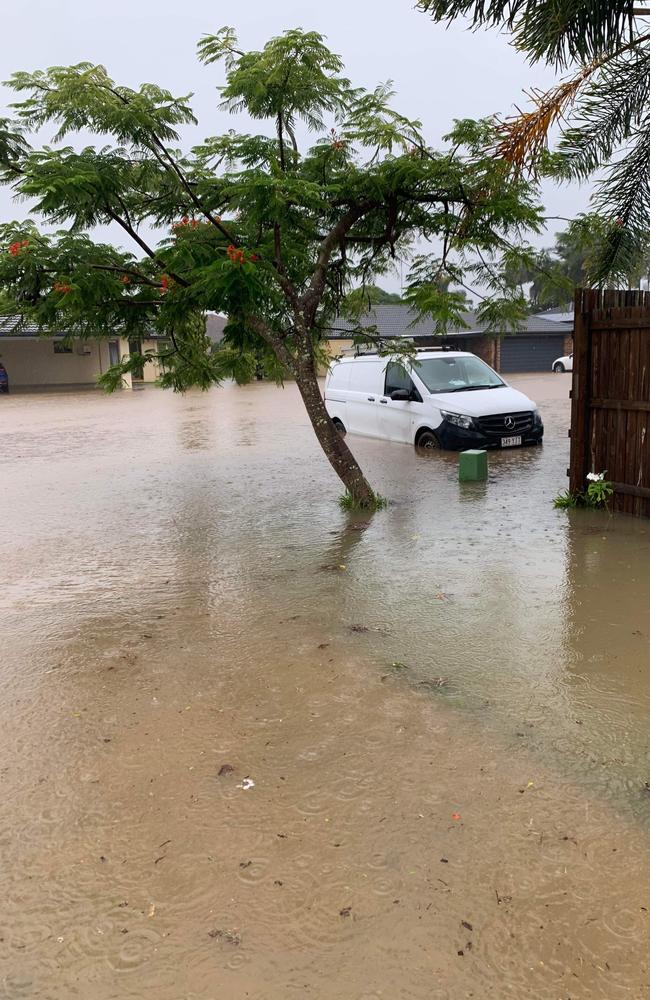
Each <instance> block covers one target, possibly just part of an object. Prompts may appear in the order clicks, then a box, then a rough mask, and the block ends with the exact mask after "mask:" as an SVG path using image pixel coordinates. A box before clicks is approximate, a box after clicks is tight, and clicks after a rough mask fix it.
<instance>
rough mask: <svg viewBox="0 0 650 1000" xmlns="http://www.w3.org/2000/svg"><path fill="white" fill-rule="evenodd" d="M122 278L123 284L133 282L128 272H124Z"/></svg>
mask: <svg viewBox="0 0 650 1000" xmlns="http://www.w3.org/2000/svg"><path fill="white" fill-rule="evenodd" d="M120 280H121V282H122V284H123V285H130V284H131V279H130V278H129V276H128V274H123V275H122V277H121V279H120Z"/></svg>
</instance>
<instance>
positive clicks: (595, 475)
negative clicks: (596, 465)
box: [587, 472, 605, 483]
mask: <svg viewBox="0 0 650 1000" xmlns="http://www.w3.org/2000/svg"><path fill="white" fill-rule="evenodd" d="M604 478H605V473H604V472H588V473H587V479H588V480H589V482H590V483H602V481H603V479H604Z"/></svg>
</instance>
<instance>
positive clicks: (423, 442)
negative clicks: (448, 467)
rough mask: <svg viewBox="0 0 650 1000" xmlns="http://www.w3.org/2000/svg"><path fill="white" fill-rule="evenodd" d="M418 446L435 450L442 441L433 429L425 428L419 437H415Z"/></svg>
mask: <svg viewBox="0 0 650 1000" xmlns="http://www.w3.org/2000/svg"><path fill="white" fill-rule="evenodd" d="M415 447H416V448H426V449H427V450H433V449H434V448H440V442H439V441H438V438H437V437H436V436H435V434H434V433H433V431H430V430H428V429H427V430H424V431H420V433H419V434H418V436H417V438H416V439H415Z"/></svg>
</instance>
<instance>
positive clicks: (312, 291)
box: [300, 200, 377, 325]
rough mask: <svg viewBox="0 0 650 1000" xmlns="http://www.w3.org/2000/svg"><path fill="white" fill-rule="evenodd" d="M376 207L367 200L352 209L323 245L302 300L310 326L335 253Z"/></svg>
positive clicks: (304, 313) (329, 234) (374, 203)
mask: <svg viewBox="0 0 650 1000" xmlns="http://www.w3.org/2000/svg"><path fill="white" fill-rule="evenodd" d="M376 206H377V202H375V201H371V200H367V201H362V202H359V203H358V204H357V205H355V206H353V207H352V208H350V209H349V210H348V211H347V212H346V213H345V215H344V216H343V217H342V218H341V219H339V221H338V222H337V224H336V225H335V226H334V228H333V229H332V231H331V232H330V233H328V235H327V236H326V237H325V239H324V240H323V242H322V243H321V246H320V252H319V254H318V258H317V260H316V267H315V268H314V272H313V274H312V277H311V281H310V282H309V287H308V289H307V291H306V292H305V294H304V295H303V296H302V297H301V299H300V305H301V307H302V313H303V316H304V318H305V321H306V322H307V324H308V325H311V323H313V320H314V316H315V315H316V310H317V308H318V304H319V302H320V300H321V298H322V295H323V291H324V290H325V276H326V274H327V268H328V265H329V262H330V258H331V256H332V253H333V251H334V250H335V249H336V247H337V246H338V245H339V244H340V243H341V242H342V240H343V238H344V237H345V236H346V234H347V232H348V230H350V229H351V228H352V226H353V225H354V224H355V222H358V221H359V219H361V218H362V217H363V216H364V215H365V214H366V213H367V212H369V211H370V209H371V208H375V207H376Z"/></svg>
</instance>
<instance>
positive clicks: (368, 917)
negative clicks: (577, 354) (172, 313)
mask: <svg viewBox="0 0 650 1000" xmlns="http://www.w3.org/2000/svg"><path fill="white" fill-rule="evenodd" d="M511 381H512V382H513V384H515V386H516V387H517V388H521V389H522V391H523V392H525V393H526V394H527V395H529V396H530V397H531V398H533V399H534V400H536V402H537V403H538V404H539V406H540V409H541V410H542V414H543V417H544V422H545V425H546V442H545V444H544V446H543V447H542V448H533V449H526V450H509V451H503V452H498V453H490V456H489V460H490V476H489V480H488V482H487V483H474V484H459V483H458V479H457V461H458V459H457V455H454V454H451V453H435V452H434V453H428V454H418V453H416V452H415V451H414V450H413V449H412V448H410V447H409V446H406V445H393V444H387V443H385V442H380V441H373V440H368V439H363V438H354V437H352V436H349V437H348V441H349V443H350V444H351V446H352V448H353V450H354V452H355V454H356V455H357V456H358V458H359V459H360V461H361V463H362V466H363V468H364V470H365V471H366V472H367V474H368V476H369V479H370V481H371V483H372V484H373V486H374V487H375V488H376V489H377V490H378V491H379V492H380V493H382V494H383V495H385V496H387V497H389V498H390V500H391V506H390V507H389V508H388V509H387V510H386V511H383V512H380V513H378V514H376V515H375V516H374V517H372V518H362V517H351V516H349V515H346V514H344V513H342V512H341V511H339V509H338V507H337V505H336V497H337V495H338V493H339V492H340V489H339V486H338V483H337V481H336V479H335V478H334V476H333V474H332V473H331V470H330V469H329V466H328V464H327V462H326V460H325V458H324V456H322V454H321V453H320V451H319V449H318V446H317V443H316V441H315V439H314V437H313V432H312V430H311V427H310V426H309V423H308V421H307V417H306V415H305V413H304V411H303V409H302V407H301V404H300V400H299V398H298V394H297V391H296V389H295V387H294V386H287V388H286V389H284V390H279V389H276V388H275V387H272V386H268V385H265V384H255V385H251V386H248V387H245V388H236V387H234V386H225V387H223V388H222V389H216V390H213V391H211V392H210V393H207V394H200V393H189V394H188V395H187V396H185V397H177V396H173V395H171V394H167V393H162V392H159V391H157V390H147V391H143V392H134V393H126V392H125V393H123V394H118V395H116V396H114V397H108V398H107V397H104V396H101V395H99V394H96V393H92V392H89V393H78V394H52V395H41V396H38V395H35V396H18V395H16V396H10V397H8V398H7V399H0V463H1V468H0V477H1V478H0V482H1V484H2V485H1V489H2V496H3V507H2V510H3V518H2V536H3V554H2V567H3V573H2V578H3V586H2V588H1V590H0V610H1V612H2V622H3V626H4V627H3V645H2V652H3V655H2V661H1V665H0V762H1V767H2V782H3V796H2V801H1V802H0V838H1V842H2V844H3V865H2V869H1V872H0V923H1V925H2V930H1V932H0V938H2V940H1V941H0V996H2V997H3V998H4V997H6V998H10V1000H14V998H15V1000H18V998H23V997H48V1000H68V998H71V997H79V998H84V1000H85V998H87V997H90V996H92V997H93V1000H117V998H119V1000H123V998H132V1000H136V998H137V1000H140V998H144V997H147V998H148V997H153V996H155V997H156V1000H178V998H179V997H183V998H188V1000H189V998H192V1000H216V998H217V997H218V998H221V997H228V998H233V1000H239V998H242V1000H243V998H245V997H246V998H254V1000H286V998H287V997H288V996H291V995H293V994H294V993H295V994H296V995H300V996H314V997H318V998H319V1000H322V998H325V1000H335V998H336V1000H340V998H342V997H345V998H348V997H349V998H354V1000H362V998H363V1000H367V998H371V997H372V998H374V997H380V996H383V997H389V996H390V997H400V998H407V997H408V998H409V1000H431V998H436V1000H437V998H452V997H453V998H454V1000H456V998H457V997H465V996H476V997H481V998H483V997H494V998H495V1000H502V998H504V997H513V1000H515V998H516V1000H521V998H522V997H526V998H538V1000H556V998H557V997H590V998H601V1000H616V998H618V997H630V996H634V997H642V996H645V995H646V994H647V990H648V983H649V982H650V972H648V969H647V963H648V959H647V935H648V911H649V910H650V876H649V875H648V873H647V864H646V858H647V852H648V849H649V848H650V825H649V824H650V795H648V793H647V792H646V791H645V790H644V783H645V781H647V780H650V761H649V755H648V735H647V734H648V721H649V718H650V675H648V672H647V669H646V667H647V662H648V651H649V630H648V625H647V604H648V596H649V595H648V589H649V581H648V572H647V566H648V564H649V563H648V559H649V556H650V527H649V526H648V525H647V524H644V523H641V522H637V521H634V520H631V519H626V518H623V517H613V518H610V517H608V516H607V515H606V514H594V513H587V512H580V511H577V512H572V513H570V514H566V513H563V512H559V511H555V510H554V509H553V507H552V499H553V497H554V496H555V495H556V494H557V493H558V492H559V491H560V490H563V489H565V488H566V476H565V472H566V466H567V463H568V438H567V429H568V423H569V404H568V396H567V394H568V390H569V381H570V377H569V376H552V375H550V374H549V375H548V376H541V377H539V376H525V377H521V378H516V377H514V378H513V379H512V380H511ZM644 991H645V992H644Z"/></svg>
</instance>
